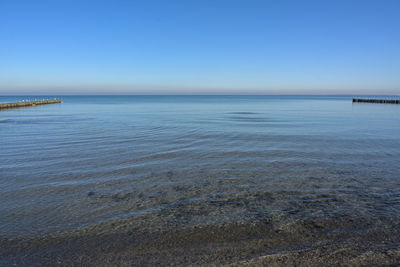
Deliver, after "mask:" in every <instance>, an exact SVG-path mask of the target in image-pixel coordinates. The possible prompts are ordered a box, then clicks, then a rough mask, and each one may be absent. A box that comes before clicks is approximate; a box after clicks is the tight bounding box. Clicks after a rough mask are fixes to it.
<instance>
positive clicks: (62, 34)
mask: <svg viewBox="0 0 400 267" xmlns="http://www.w3.org/2000/svg"><path fill="white" fill-rule="evenodd" d="M399 14H400V1H397V0H394V1H391V0H380V1H378V0H376V1H368V0H364V1H350V0H347V1H341V0H334V1H333V0H332V1H324V0H320V1H300V0H298V1H285V0H279V1H278V0H276V1H267V0H265V1H255V0H242V1H238V0H229V1H225V0H213V1H207V0H186V1H173V0H168V1H167V0H164V1H151V0H147V1H133V0H132V1H117V0H109V1H101V0H98V1H88V0H87V1H85V0H80V1H74V0H51V1H39V0H35V1H19V0H9V1H7V0H0V94H24V93H30V94H65V93H67V94H69V93H71V94H76V93H82V94H87V93H89V94H91V93H93V94H96V93H100V94H103V93H111V94H112V93H116V94H120V93H122V94H124V93H140V94H153V93H155V94H157V93H160V94H163V93H166V94H168V93H179V94H180V93H183V94H186V93H188V94H191V93H194V94H196V93H205V94H207V93H216V94H219V93H222V94H224V93H228V94H230V93H241V94H242V93H245V94H246V93H248V94H253V93H255V94H257V93H266V94H292V93H294V94H302V93H310V94H336V93H337V94H343V93H345V94H346V93H348V94H353V93H355V94H360V93H365V94H400V15H399Z"/></svg>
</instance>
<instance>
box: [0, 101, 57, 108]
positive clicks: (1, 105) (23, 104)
mask: <svg viewBox="0 0 400 267" xmlns="http://www.w3.org/2000/svg"><path fill="white" fill-rule="evenodd" d="M57 103H61V99H54V100H39V101H22V102H15V103H0V110H1V109H10V108H22V107H31V106H37V105H47V104H57Z"/></svg>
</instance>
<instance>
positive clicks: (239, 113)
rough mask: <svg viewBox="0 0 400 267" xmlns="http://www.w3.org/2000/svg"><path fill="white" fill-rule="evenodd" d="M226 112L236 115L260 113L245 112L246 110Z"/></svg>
mask: <svg viewBox="0 0 400 267" xmlns="http://www.w3.org/2000/svg"><path fill="white" fill-rule="evenodd" d="M228 114H237V115H255V114H260V113H257V112H247V111H240V112H229V113H228Z"/></svg>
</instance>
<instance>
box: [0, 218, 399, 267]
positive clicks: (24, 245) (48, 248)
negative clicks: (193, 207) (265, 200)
mask: <svg viewBox="0 0 400 267" xmlns="http://www.w3.org/2000/svg"><path fill="white" fill-rule="evenodd" d="M155 217H157V218H156V219H155V218H154V216H138V217H136V218H127V219H120V220H115V221H112V222H108V223H102V224H99V225H95V226H91V227H85V228H82V229H77V230H74V231H70V232H64V233H59V234H53V235H46V236H41V237H30V238H24V237H19V238H7V239H5V238H1V237H0V240H1V243H2V244H3V246H2V248H1V249H0V258H2V259H3V263H4V264H6V265H12V264H17V265H33V266H36V265H54V264H61V265H76V264H78V265H81V264H83V265H90V266H92V265H98V264H100V265H106V266H107V265H123V264H128V265H131V264H133V265H157V264H158V265H223V266H241V265H249V266H252V265H258V264H268V265H273V266H281V265H287V264H289V265H298V264H300V265H311V266H312V265H315V266H317V265H320V264H322V263H325V264H331V265H332V264H345V263H346V264H350V265H351V264H356V265H357V264H358V265H377V264H378V265H382V264H396V263H399V262H400V229H399V227H398V225H400V218H396V219H395V220H394V219H393V218H392V219H388V220H384V221H383V220H382V219H379V220H376V221H374V220H371V218H369V219H366V218H352V217H349V216H342V217H338V218H331V219H327V220H317V219H316V220H304V221H294V222H291V223H281V222H279V221H273V220H272V221H271V220H266V219H260V220H258V221H257V222H251V221H250V222H241V223H211V224H206V225H197V226H190V225H188V224H185V223H183V222H176V223H175V224H174V223H172V222H169V221H168V218H159V216H155Z"/></svg>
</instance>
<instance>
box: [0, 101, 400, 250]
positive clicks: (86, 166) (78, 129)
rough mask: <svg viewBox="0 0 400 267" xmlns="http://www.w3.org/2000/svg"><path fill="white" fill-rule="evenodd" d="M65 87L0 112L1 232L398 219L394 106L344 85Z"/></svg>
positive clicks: (24, 234) (332, 224) (344, 225)
mask: <svg viewBox="0 0 400 267" xmlns="http://www.w3.org/2000/svg"><path fill="white" fill-rule="evenodd" d="M27 98H28V97H0V102H7V101H15V100H19V99H27ZM62 99H63V103H62V104H54V105H45V106H37V107H31V108H20V109H13V110H6V111H1V112H0V148H1V153H0V185H1V186H0V237H3V238H17V237H18V238H28V237H29V238H35V237H40V236H47V235H55V234H58V233H66V232H70V231H76V230H79V229H85V227H96V226H99V227H100V226H101V228H99V229H101V231H102V232H103V231H109V230H110V229H112V231H116V230H115V229H114V228H115V226H110V225H112V223H113V222H121V221H123V222H125V223H127V222H129V223H137V224H138V225H136V226H135V227H136V228H137V229H139V228H140V229H141V230H140V231H145V230H146V231H147V230H148V231H150V232H151V231H153V230H154V229H162V230H163V231H168V230H170V229H175V228H176V227H178V228H179V229H186V228H188V229H194V228H193V227H203V226H210V225H214V226H215V225H217V226H218V225H219V226H220V225H226V224H230V225H236V224H245V225H258V224H259V223H260V222H265V221H268V222H272V224H273V228H274V229H275V230H276V229H281V230H282V231H284V230H285V229H286V230H287V231H289V232H292V233H293V232H296V231H300V230H299V229H298V227H299V226H298V225H299V223H300V224H301V225H303V226H304V225H306V224H307V223H308V222H311V223H312V224H313V225H314V224H315V225H316V226H315V227H316V228H320V227H322V226H321V225H320V224H322V225H323V226H324V225H327V226H326V227H328V225H329V229H330V230H331V231H334V232H335V233H336V232H340V233H346V235H347V237H352V236H354V235H356V233H358V232H359V231H360V229H361V228H357V227H354V225H353V224H352V223H349V222H352V221H353V220H360V221H362V222H368V223H367V224H366V225H367V226H366V225H363V226H362V227H363V229H366V228H365V227H367V228H368V229H372V228H373V229H379V231H382V232H383V233H386V234H389V235H390V233H391V232H393V231H394V230H393V229H397V223H398V221H399V214H400V171H399V166H400V149H399V147H400V105H383V104H365V103H356V104H353V103H352V102H351V97H349V96H65V97H62ZM343 218H351V219H349V220H347V219H346V220H345V222H344V221H343ZM139 220H141V221H143V222H145V225H142V224H141V223H140V222H139ZM322 222H323V223H322ZM109 223H111V224H109ZM139 224H140V225H139ZM351 225H353V226H351ZM360 225H361V224H360ZM382 225H385V227H383V226H382ZM107 227H108V228H107ZM324 227H325V226H324ZM360 227H361V226H360ZM214 230H215V229H214ZM303 230H304V229H303ZM303 230H301V231H303ZM110 231H111V230H110ZM154 231H155V230H154ZM220 231H221V230H220ZM222 236H223V235H222ZM221 240H222V241H223V240H224V239H223V238H222V239H221ZM227 242H228V241H227ZM396 244H398V243H396ZM299 246H300V247H301V245H299ZM304 246H306V245H304Z"/></svg>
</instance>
